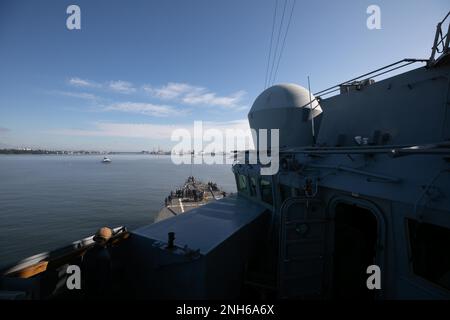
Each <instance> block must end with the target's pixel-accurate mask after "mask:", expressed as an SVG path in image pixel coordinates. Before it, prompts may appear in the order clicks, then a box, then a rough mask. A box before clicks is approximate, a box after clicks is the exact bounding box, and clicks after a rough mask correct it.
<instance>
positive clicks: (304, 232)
mask: <svg viewBox="0 0 450 320" xmlns="http://www.w3.org/2000/svg"><path fill="white" fill-rule="evenodd" d="M448 16H449V15H448V14H447V16H446V17H445V19H444V20H443V21H442V22H440V23H439V24H438V27H437V31H436V36H435V38H434V42H433V47H432V53H431V56H430V58H428V59H404V60H401V61H398V62H395V63H393V64H390V65H388V66H385V67H382V68H379V69H377V70H375V71H372V72H368V73H365V74H363V75H361V76H359V77H355V78H353V79H351V80H349V81H345V82H342V83H340V84H338V85H336V86H333V87H331V88H328V89H326V90H322V91H319V92H317V93H315V94H312V93H310V92H309V91H308V90H306V89H305V88H302V87H300V86H298V85H295V84H280V85H275V86H272V87H270V88H268V89H266V90H264V91H263V92H262V93H261V94H260V95H259V96H258V97H257V98H256V100H255V102H254V104H253V106H252V107H251V110H250V112H249V114H248V118H249V123H250V126H251V127H252V128H254V129H259V128H266V129H276V128H279V130H280V132H279V134H280V146H281V148H280V152H279V161H280V169H279V171H278V172H277V173H276V174H274V175H270V176H266V175H261V171H260V170H261V168H263V167H264V165H262V164H249V163H246V161H245V159H246V157H247V156H250V154H251V153H250V152H248V153H244V154H243V155H242V156H243V158H244V159H243V160H242V161H239V162H236V163H235V164H234V165H233V167H232V171H233V173H234V175H235V177H236V185H237V190H238V192H237V194H235V195H232V196H227V197H224V198H222V199H219V200H217V201H212V202H209V203H207V204H205V205H202V206H198V207H197V208H193V209H192V210H189V211H188V212H186V213H183V214H179V215H174V216H173V217H171V218H170V219H162V220H161V221H159V222H157V223H154V224H150V225H147V226H142V227H140V228H138V229H136V230H127V229H126V228H123V227H122V228H116V229H114V233H113V236H112V238H111V239H110V240H109V242H108V247H109V250H110V252H111V259H112V279H113V284H112V286H111V289H110V291H109V292H108V295H109V296H113V297H126V298H139V299H231V298H240V297H253V298H255V297H256V298H261V299H266V298H281V299H285V298H286V299H334V298H358V299H369V300H370V299H449V298H450V255H449V251H448V250H449V248H450V49H449V38H450V36H449V30H448V29H444V27H443V26H444V22H445V21H448ZM446 19H447V20H446ZM416 64H417V65H418V66H417V67H416V68H414V69H411V70H408V71H406V72H403V73H402V72H401V70H400V68H402V67H406V66H410V67H411V66H413V65H416ZM394 71H395V74H393V72H394ZM380 77H382V79H381V80H380ZM255 145H257V144H255ZM92 246H93V238H92V237H88V238H86V239H83V240H80V241H78V242H75V243H73V244H71V245H69V246H67V247H63V248H61V249H59V250H56V251H52V252H47V253H43V254H40V255H36V256H33V257H30V258H29V259H26V260H24V261H21V262H19V263H17V264H15V265H13V266H11V267H9V268H7V269H5V270H3V271H2V276H1V280H0V288H1V292H0V295H1V297H2V298H3V299H49V298H56V299H57V298H76V297H79V296H80V295H81V294H82V292H83V290H67V288H66V286H65V280H66V278H67V277H68V274H67V272H66V270H67V268H68V266H69V265H78V264H80V263H81V261H82V259H83V256H84V255H85V254H86V253H87V252H89V251H90V250H91V248H92ZM369 266H377V267H378V268H379V270H380V272H381V273H380V281H381V286H380V287H379V288H376V289H374V290H369V289H368V287H367V283H366V280H367V278H368V274H367V269H368V267H369Z"/></svg>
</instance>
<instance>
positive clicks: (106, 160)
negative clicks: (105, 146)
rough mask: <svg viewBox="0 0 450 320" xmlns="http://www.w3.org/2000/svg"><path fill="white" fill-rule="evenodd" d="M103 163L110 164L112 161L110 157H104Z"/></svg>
mask: <svg viewBox="0 0 450 320" xmlns="http://www.w3.org/2000/svg"><path fill="white" fill-rule="evenodd" d="M102 162H103V163H110V162H111V159H110V158H108V157H103V160H102Z"/></svg>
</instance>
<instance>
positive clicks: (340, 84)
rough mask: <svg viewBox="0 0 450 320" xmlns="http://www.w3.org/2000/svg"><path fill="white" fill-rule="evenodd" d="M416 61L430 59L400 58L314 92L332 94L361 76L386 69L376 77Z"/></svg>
mask: <svg viewBox="0 0 450 320" xmlns="http://www.w3.org/2000/svg"><path fill="white" fill-rule="evenodd" d="M416 62H428V59H402V60H399V61H397V62H394V63H391V64H389V65H387V66H384V67H381V68H378V69H376V70H373V71H370V72H367V73H365V74H362V75H360V76H358V77H355V78H353V79H350V80H347V81H344V82H341V83H339V84H337V85H334V86H332V87H329V88H327V89H325V90H322V91H319V92H316V93H314V96H324V95H328V94H330V93H333V92H335V91H337V90H339V88H340V87H341V86H342V85H345V84H350V83H351V82H353V81H356V80H360V79H361V78H364V77H367V76H370V75H373V74H374V73H377V72H380V71H383V70H384V71H383V72H380V73H378V74H375V75H373V76H372V78H375V77H378V76H381V75H383V74H386V73H388V72H392V71H394V70H397V69H400V68H403V67H406V66H408V65H410V64H412V63H416ZM401 63H404V64H403V65H400V66H398V64H401ZM394 66H396V67H395V68H392V69H390V70H386V69H388V68H391V67H394Z"/></svg>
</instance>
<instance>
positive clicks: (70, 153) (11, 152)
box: [0, 149, 171, 156]
mask: <svg viewBox="0 0 450 320" xmlns="http://www.w3.org/2000/svg"><path fill="white" fill-rule="evenodd" d="M120 154H124V155H127V154H128V155H132V154H133V155H157V156H165V155H170V154H171V153H170V152H160V153H157V152H147V151H141V152H132V151H130V152H125V151H124V152H121V151H116V152H114V151H111V152H100V151H55V150H22V149H0V155H62V156H65V155H67V156H89V155H90V156H101V155H120Z"/></svg>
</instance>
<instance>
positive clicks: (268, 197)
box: [260, 179, 273, 204]
mask: <svg viewBox="0 0 450 320" xmlns="http://www.w3.org/2000/svg"><path fill="white" fill-rule="evenodd" d="M260 187H261V199H262V201H264V202H266V203H268V204H273V197H272V184H271V183H270V181H269V180H266V179H261V181H260Z"/></svg>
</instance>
